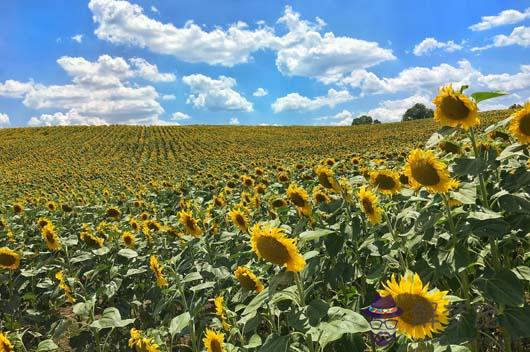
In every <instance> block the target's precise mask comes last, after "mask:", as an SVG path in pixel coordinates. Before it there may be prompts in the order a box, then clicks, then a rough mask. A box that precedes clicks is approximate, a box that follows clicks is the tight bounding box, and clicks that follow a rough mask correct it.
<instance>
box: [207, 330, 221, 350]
mask: <svg viewBox="0 0 530 352" xmlns="http://www.w3.org/2000/svg"><path fill="white" fill-rule="evenodd" d="M224 339H225V336H224V334H222V333H220V332H217V331H214V330H211V329H206V333H205V336H204V338H203V339H202V342H203V343H204V347H206V351H207V352H226V350H225V342H224Z"/></svg>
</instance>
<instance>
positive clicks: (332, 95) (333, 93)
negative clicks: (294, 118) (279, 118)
mask: <svg viewBox="0 0 530 352" xmlns="http://www.w3.org/2000/svg"><path fill="white" fill-rule="evenodd" d="M352 99H353V96H352V95H351V94H350V93H349V92H348V91H347V90H340V91H338V90H335V89H333V88H332V89H330V90H328V94H327V95H323V96H319V97H315V98H308V97H304V96H303V95H300V94H299V93H290V94H287V95H286V96H284V97H281V98H278V99H276V101H275V102H274V103H272V105H271V107H272V111H274V112H275V113H279V112H283V111H297V112H303V111H313V110H317V109H320V108H322V107H324V106H328V107H334V106H336V105H338V104H342V103H345V102H348V101H350V100H352Z"/></svg>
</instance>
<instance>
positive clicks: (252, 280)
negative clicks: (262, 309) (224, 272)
mask: <svg viewBox="0 0 530 352" xmlns="http://www.w3.org/2000/svg"><path fill="white" fill-rule="evenodd" d="M234 275H235V277H236V279H237V281H239V284H240V285H241V287H243V288H244V289H246V290H249V291H256V292H261V291H263V288H264V287H263V284H262V283H261V281H260V279H259V278H258V277H257V276H256V275H254V273H253V272H252V271H251V270H250V269H248V268H246V267H244V266H238V267H237V269H236V271H235V272H234Z"/></svg>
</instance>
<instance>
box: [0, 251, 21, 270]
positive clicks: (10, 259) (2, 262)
mask: <svg viewBox="0 0 530 352" xmlns="http://www.w3.org/2000/svg"><path fill="white" fill-rule="evenodd" d="M19 266H20V254H18V253H17V252H15V251H13V250H11V249H9V248H7V247H2V248H0V268H2V269H9V270H17V269H18V267H19Z"/></svg>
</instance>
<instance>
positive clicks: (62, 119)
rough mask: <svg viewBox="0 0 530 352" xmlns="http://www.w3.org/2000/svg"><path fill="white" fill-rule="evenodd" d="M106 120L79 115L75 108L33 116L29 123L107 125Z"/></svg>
mask: <svg viewBox="0 0 530 352" xmlns="http://www.w3.org/2000/svg"><path fill="white" fill-rule="evenodd" d="M106 124H108V123H107V122H106V121H105V120H103V119H101V118H99V117H89V116H82V115H79V112H78V111H77V110H75V109H72V110H70V111H67V112H66V113H62V112H57V113H55V114H42V115H41V116H39V117H32V118H31V119H30V120H29V122H28V125H29V126H32V127H36V126H55V125H106Z"/></svg>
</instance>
